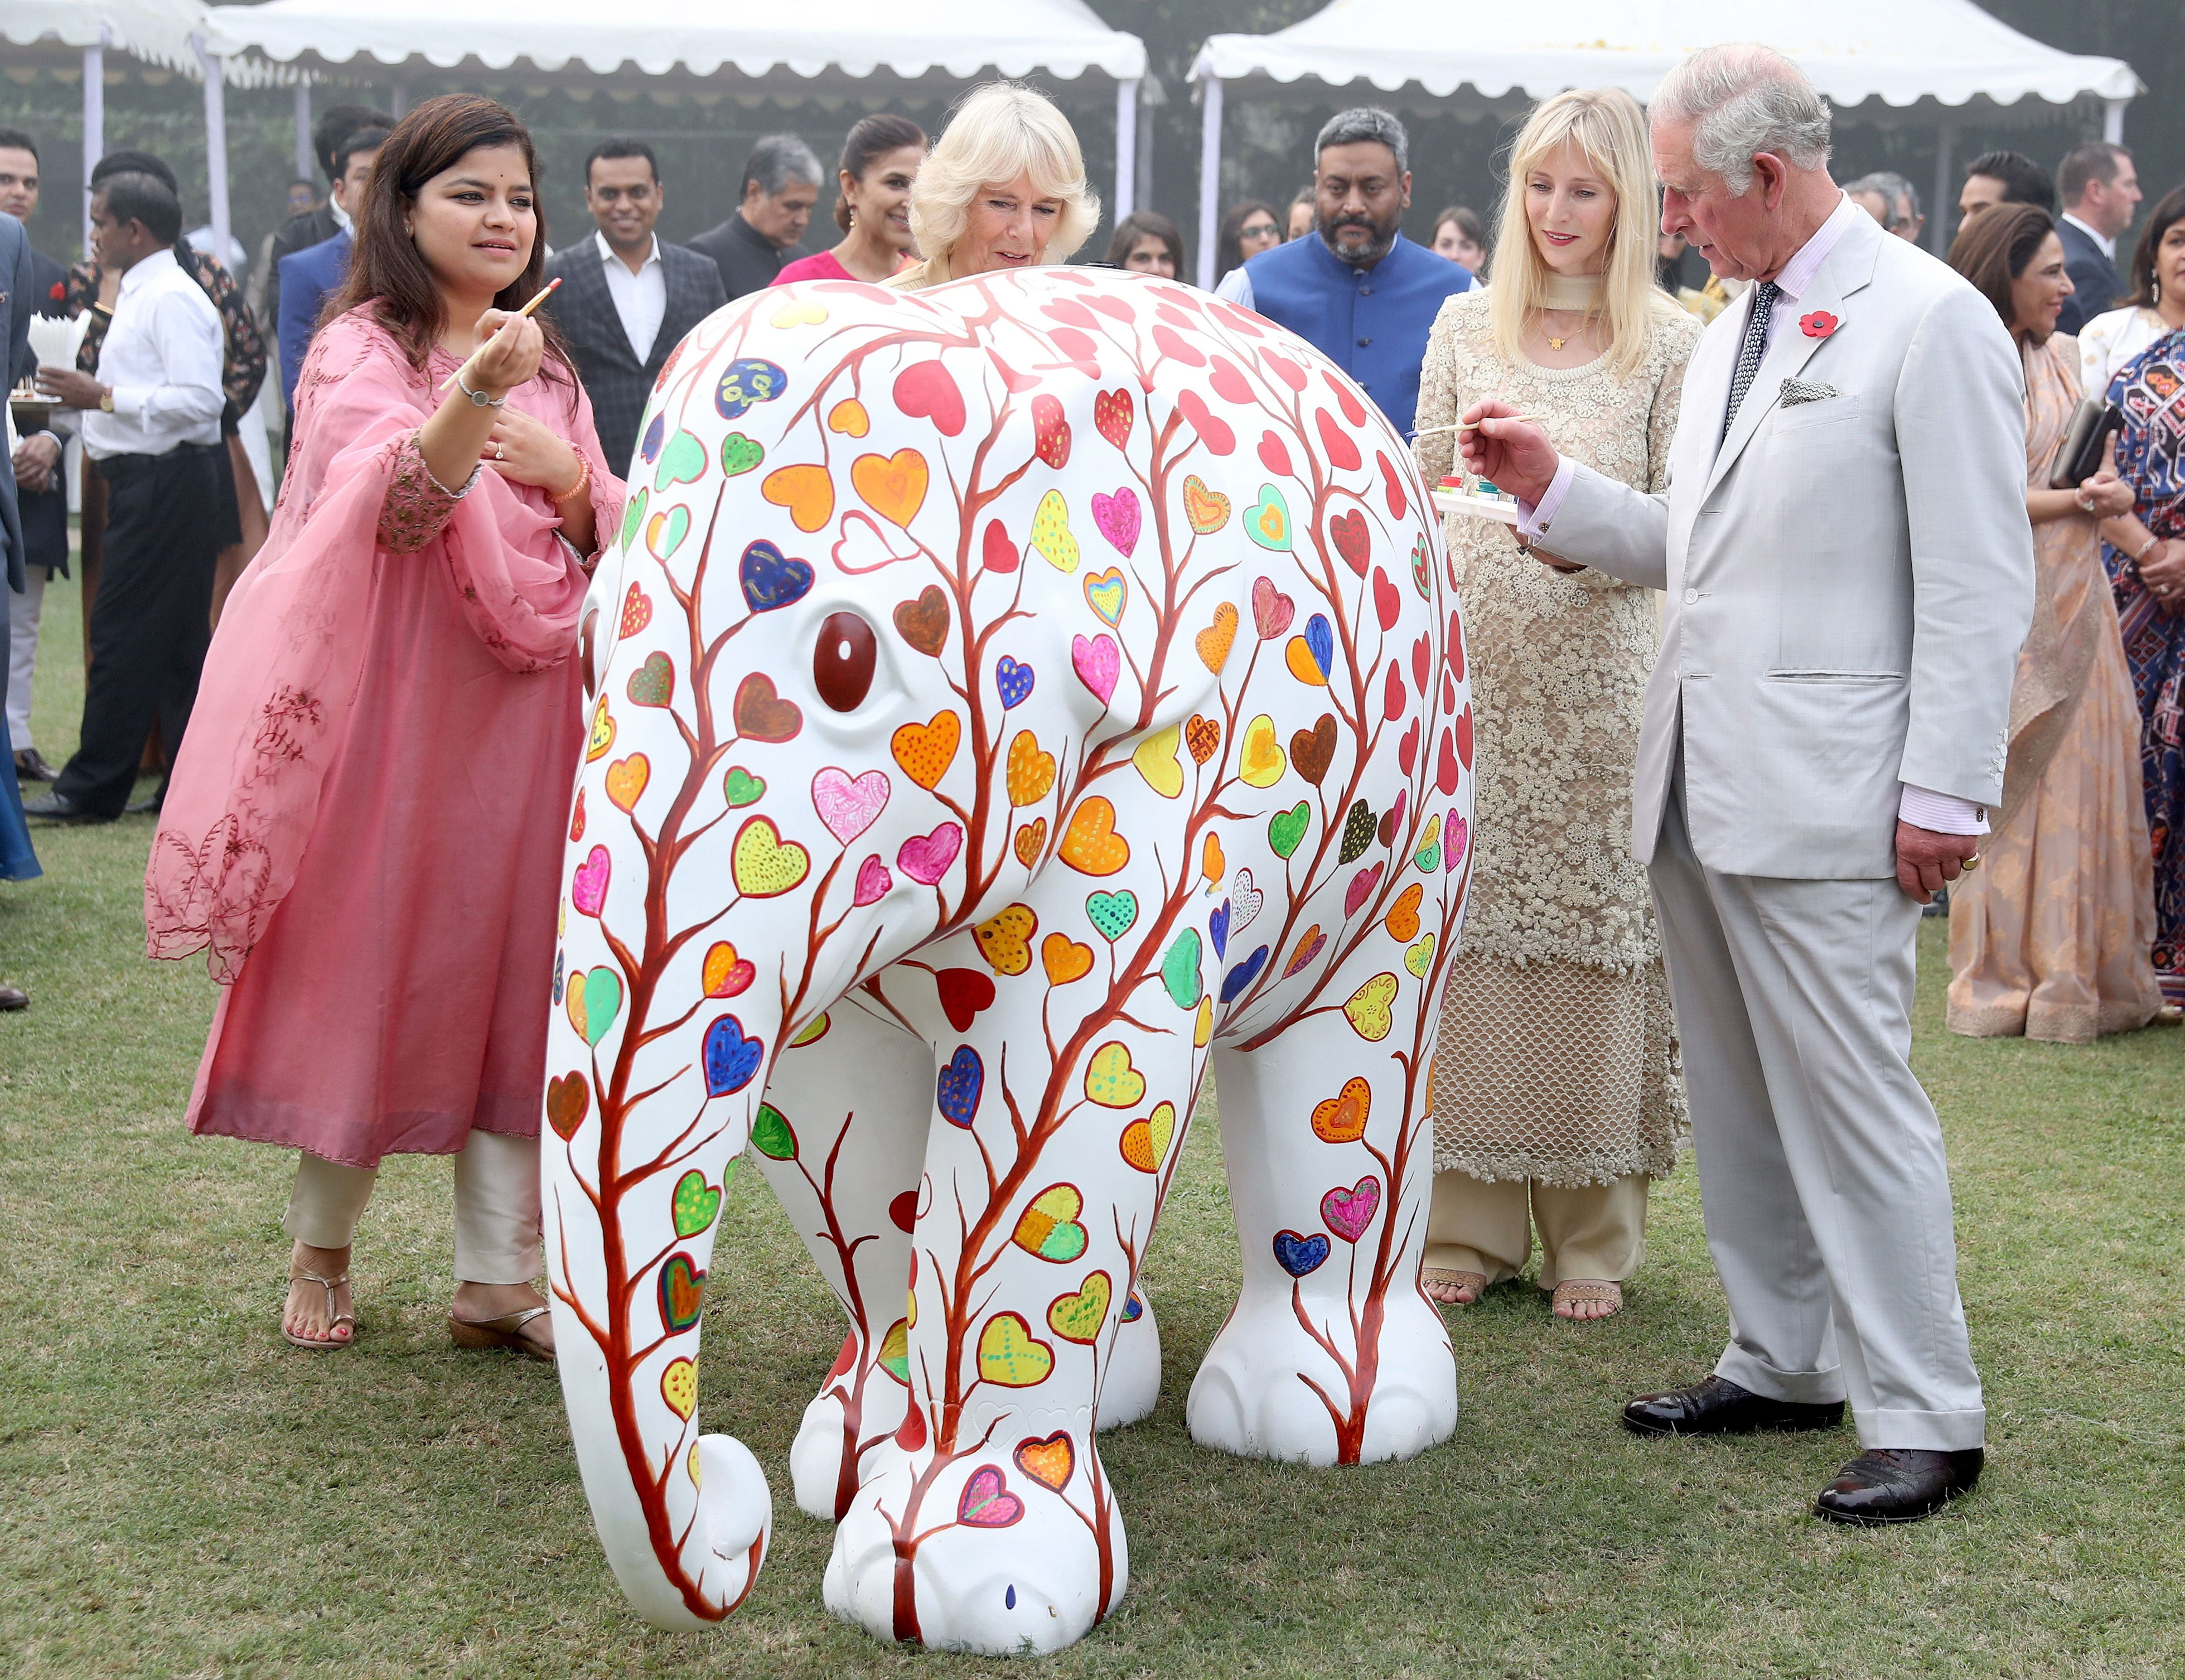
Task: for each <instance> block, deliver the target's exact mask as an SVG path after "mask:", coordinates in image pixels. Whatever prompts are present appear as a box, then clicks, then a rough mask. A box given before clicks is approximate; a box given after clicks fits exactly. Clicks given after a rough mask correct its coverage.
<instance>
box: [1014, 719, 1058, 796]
mask: <svg viewBox="0 0 2185 1680" xmlns="http://www.w3.org/2000/svg"><path fill="white" fill-rule="evenodd" d="M1053 786H1054V754H1053V753H1042V752H1041V751H1040V749H1039V737H1038V736H1036V735H1034V734H1033V733H1032V732H1031V731H1030V730H1028V729H1020V730H1019V731H1017V732H1016V738H1015V739H1014V740H1013V741H1011V742H1009V804H1011V805H1013V806H1017V807H1022V806H1025V805H1037V804H1038V803H1039V802H1040V801H1041V800H1042V799H1044V798H1047V790H1048V788H1050V787H1053Z"/></svg>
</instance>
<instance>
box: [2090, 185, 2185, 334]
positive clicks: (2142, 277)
mask: <svg viewBox="0 0 2185 1680" xmlns="http://www.w3.org/2000/svg"><path fill="white" fill-rule="evenodd" d="M2177 221H2185V187H2172V188H2171V189H2170V190H2169V191H2168V192H2167V193H2164V194H2163V195H2162V198H2161V201H2160V203H2158V204H2156V205H2155V207H2154V210H2151V211H2149V213H2148V217H2147V226H2146V227H2143V228H2141V229H2140V231H2139V243H2138V244H2137V245H2135V246H2133V247H2132V268H2131V270H2130V272H2127V273H2126V276H2125V277H2124V278H2125V285H2126V287H2127V288H2129V289H2127V290H2126V293H2125V294H2124V295H2123V296H2122V297H2121V298H2119V299H2118V300H2116V301H2115V303H2114V304H2112V305H2110V307H2111V308H2112V309H2125V308H2128V307H2129V306H2130V305H2133V304H2138V305H2139V306H2140V307H2141V308H2142V309H2153V308H2154V303H2155V283H2154V254H2155V253H2156V252H2157V251H2159V250H2160V249H2162V236H2163V235H2164V234H2165V233H2167V232H2169V231H2170V227H2171V223H2172V222H2177ZM2092 312H2093V311H2088V313H2089V314H2091V313H2092Z"/></svg>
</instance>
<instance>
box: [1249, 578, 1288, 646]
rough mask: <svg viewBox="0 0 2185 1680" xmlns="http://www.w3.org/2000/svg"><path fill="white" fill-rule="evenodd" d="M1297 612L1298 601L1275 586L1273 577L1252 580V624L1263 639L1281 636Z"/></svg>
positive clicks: (1261, 639)
mask: <svg viewBox="0 0 2185 1680" xmlns="http://www.w3.org/2000/svg"><path fill="white" fill-rule="evenodd" d="M1296 614H1297V602H1294V601H1293V600H1291V599H1290V598H1289V596H1287V595H1284V594H1283V592H1282V591H1280V590H1278V589H1277V588H1276V587H1275V580H1273V579H1272V578H1255V580H1253V582H1252V626H1253V628H1254V629H1255V630H1258V631H1259V632H1260V641H1269V640H1271V639H1272V638H1273V637H1275V636H1280V635H1281V634H1282V633H1283V631H1284V630H1288V628H1289V627H1290V620H1291V619H1293V618H1294V617H1295V616H1296Z"/></svg>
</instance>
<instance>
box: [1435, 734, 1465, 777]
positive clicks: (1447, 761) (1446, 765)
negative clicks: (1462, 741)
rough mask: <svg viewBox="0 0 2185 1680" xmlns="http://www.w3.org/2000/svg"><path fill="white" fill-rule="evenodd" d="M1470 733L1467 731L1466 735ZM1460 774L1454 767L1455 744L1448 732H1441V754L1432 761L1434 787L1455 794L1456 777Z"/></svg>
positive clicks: (1455, 766)
mask: <svg viewBox="0 0 2185 1680" xmlns="http://www.w3.org/2000/svg"><path fill="white" fill-rule="evenodd" d="M1469 732H1470V731H1467V733H1469ZM1460 775H1461V771H1460V770H1458V769H1457V765H1456V739H1455V737H1454V736H1452V735H1451V734H1450V731H1448V730H1446V729H1445V730H1443V731H1442V732H1441V753H1440V755H1439V757H1438V758H1436V759H1435V760H1434V786H1435V787H1439V788H1440V789H1441V791H1442V792H1444V793H1454V792H1456V782H1457V777H1458V776H1460Z"/></svg>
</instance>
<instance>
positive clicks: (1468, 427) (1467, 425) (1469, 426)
mask: <svg viewBox="0 0 2185 1680" xmlns="http://www.w3.org/2000/svg"><path fill="white" fill-rule="evenodd" d="M1488 418H1489V420H1511V421H1520V420H1521V421H1523V422H1524V423H1527V424H1528V425H1533V426H1538V425H1541V424H1544V422H1543V421H1542V420H1541V418H1540V416H1539V415H1537V414H1490V415H1489V416H1488ZM1478 428H1479V422H1478V421H1477V420H1468V421H1459V422H1458V423H1456V425H1454V426H1422V427H1420V428H1418V430H1417V431H1416V432H1414V433H1412V434H1411V435H1412V436H1413V437H1415V438H1430V437H1432V436H1433V434H1435V433H1436V432H1472V431H1477V430H1478Z"/></svg>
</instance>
